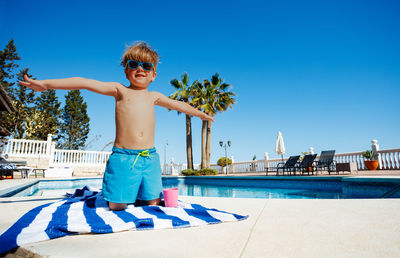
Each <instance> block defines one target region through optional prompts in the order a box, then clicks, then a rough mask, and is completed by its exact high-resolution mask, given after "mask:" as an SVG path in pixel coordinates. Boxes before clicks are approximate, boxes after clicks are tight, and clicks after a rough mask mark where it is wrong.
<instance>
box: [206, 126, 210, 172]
mask: <svg viewBox="0 0 400 258" xmlns="http://www.w3.org/2000/svg"><path fill="white" fill-rule="evenodd" d="M210 155H211V122H209V121H207V141H206V157H207V164H206V167H207V168H209V167H210Z"/></svg>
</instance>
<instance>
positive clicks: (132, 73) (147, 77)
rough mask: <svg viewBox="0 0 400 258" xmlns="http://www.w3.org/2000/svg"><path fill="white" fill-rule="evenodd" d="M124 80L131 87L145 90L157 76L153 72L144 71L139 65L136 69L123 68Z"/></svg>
mask: <svg viewBox="0 0 400 258" xmlns="http://www.w3.org/2000/svg"><path fill="white" fill-rule="evenodd" d="M125 75H126V78H127V79H128V80H129V81H130V83H131V86H134V87H136V88H142V89H145V88H147V87H148V86H149V84H150V83H151V82H153V81H154V79H155V78H156V76H157V72H155V71H154V70H151V71H145V70H144V69H143V67H142V66H141V65H139V67H138V68H137V69H130V68H128V67H126V68H125Z"/></svg>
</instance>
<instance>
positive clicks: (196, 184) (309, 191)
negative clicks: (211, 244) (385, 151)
mask: <svg viewBox="0 0 400 258" xmlns="http://www.w3.org/2000/svg"><path fill="white" fill-rule="evenodd" d="M101 184H102V179H101V178H78V179H64V180H38V181H37V182H33V183H30V184H25V185H23V186H20V187H19V188H15V189H10V191H8V192H1V193H0V197H10V196H60V195H63V194H65V193H67V192H68V193H72V192H73V191H74V189H77V188H82V187H83V186H85V185H89V186H92V187H95V188H98V189H101ZM163 187H164V188H172V187H178V188H179V194H180V195H188V196H208V197H230V198H266V199H353V198H382V197H385V198H400V178H370V177H335V176H332V177H294V176H289V177H282V176H281V177H271V176H269V177H250V176H243V177H238V176H227V177H215V176H214V177H213V176H202V177H163Z"/></svg>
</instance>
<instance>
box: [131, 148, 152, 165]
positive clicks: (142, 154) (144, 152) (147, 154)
mask: <svg viewBox="0 0 400 258" xmlns="http://www.w3.org/2000/svg"><path fill="white" fill-rule="evenodd" d="M139 156H142V157H153V156H152V155H150V154H149V150H144V151H142V152H140V153H139V154H138V155H137V156H136V159H135V162H133V165H132V167H131V169H132V168H133V167H134V166H135V164H136V161H137V160H138V158H139Z"/></svg>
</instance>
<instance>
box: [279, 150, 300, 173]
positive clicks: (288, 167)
mask: <svg viewBox="0 0 400 258" xmlns="http://www.w3.org/2000/svg"><path fill="white" fill-rule="evenodd" d="M299 158H300V155H297V156H290V157H289V159H288V160H287V161H286V162H285V163H283V162H280V163H278V166H277V167H276V174H277V175H278V174H279V170H282V174H285V172H289V173H291V172H292V171H293V173H294V172H295V166H296V164H297V161H298V160H299Z"/></svg>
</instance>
